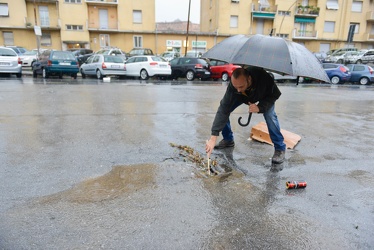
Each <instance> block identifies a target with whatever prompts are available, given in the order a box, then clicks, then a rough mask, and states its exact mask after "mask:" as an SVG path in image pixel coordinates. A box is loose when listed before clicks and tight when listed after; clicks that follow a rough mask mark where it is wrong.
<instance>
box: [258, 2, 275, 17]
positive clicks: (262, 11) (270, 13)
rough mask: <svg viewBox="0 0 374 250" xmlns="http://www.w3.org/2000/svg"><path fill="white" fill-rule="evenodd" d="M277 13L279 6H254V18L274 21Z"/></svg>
mask: <svg viewBox="0 0 374 250" xmlns="http://www.w3.org/2000/svg"><path fill="white" fill-rule="evenodd" d="M276 13H277V6H264V5H261V4H254V3H253V4H252V16H253V18H261V19H274V18H275V14H276Z"/></svg>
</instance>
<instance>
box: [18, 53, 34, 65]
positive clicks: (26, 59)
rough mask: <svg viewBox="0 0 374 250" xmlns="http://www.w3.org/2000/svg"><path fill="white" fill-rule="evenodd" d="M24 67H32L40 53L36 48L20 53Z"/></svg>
mask: <svg viewBox="0 0 374 250" xmlns="http://www.w3.org/2000/svg"><path fill="white" fill-rule="evenodd" d="M20 58H21V61H22V66H23V67H32V65H33V63H34V62H35V61H36V60H37V59H38V53H37V51H36V50H30V51H26V52H25V53H23V54H22V55H20Z"/></svg>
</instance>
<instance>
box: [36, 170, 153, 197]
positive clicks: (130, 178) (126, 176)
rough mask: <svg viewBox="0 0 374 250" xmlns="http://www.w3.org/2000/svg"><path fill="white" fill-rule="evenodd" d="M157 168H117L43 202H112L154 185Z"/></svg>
mask: <svg viewBox="0 0 374 250" xmlns="http://www.w3.org/2000/svg"><path fill="white" fill-rule="evenodd" d="M154 175H155V166H154V165H151V164H141V165H131V166H115V167H113V169H112V170H111V171H110V172H109V173H107V174H105V175H103V176H100V177H97V178H93V179H88V180H85V181H83V182H81V183H79V184H78V185H76V186H74V187H73V188H71V189H68V190H66V191H63V192H60V193H57V194H54V195H51V196H47V197H45V198H43V199H42V202H46V203H47V202H51V201H54V200H57V199H58V200H66V201H69V202H74V203H88V202H99V201H104V200H112V199H115V198H117V197H118V196H120V195H122V194H125V193H130V192H136V191H138V190H139V189H142V188H146V187H151V186H152V185H154V184H153V183H154V182H155V180H154Z"/></svg>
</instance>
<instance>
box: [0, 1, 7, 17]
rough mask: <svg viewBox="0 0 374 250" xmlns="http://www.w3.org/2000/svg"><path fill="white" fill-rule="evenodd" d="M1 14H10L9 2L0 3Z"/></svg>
mask: <svg viewBox="0 0 374 250" xmlns="http://www.w3.org/2000/svg"><path fill="white" fill-rule="evenodd" d="M0 16H9V9H8V4H7V3H0Z"/></svg>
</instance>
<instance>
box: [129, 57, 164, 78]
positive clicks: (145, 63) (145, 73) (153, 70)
mask: <svg viewBox="0 0 374 250" xmlns="http://www.w3.org/2000/svg"><path fill="white" fill-rule="evenodd" d="M125 71H126V75H127V76H132V77H140V79H142V80H147V79H148V78H149V77H153V76H158V77H160V78H166V77H169V76H170V75H171V68H170V63H169V62H168V61H166V60H165V59H163V58H162V57H159V56H133V57H130V58H129V59H128V60H127V61H126V62H125Z"/></svg>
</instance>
